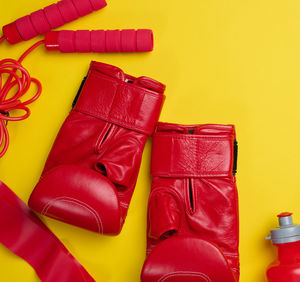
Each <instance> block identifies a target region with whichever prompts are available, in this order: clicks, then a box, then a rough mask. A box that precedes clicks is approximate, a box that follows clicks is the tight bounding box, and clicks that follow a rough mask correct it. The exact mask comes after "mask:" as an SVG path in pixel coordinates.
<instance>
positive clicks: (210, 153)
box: [141, 123, 239, 282]
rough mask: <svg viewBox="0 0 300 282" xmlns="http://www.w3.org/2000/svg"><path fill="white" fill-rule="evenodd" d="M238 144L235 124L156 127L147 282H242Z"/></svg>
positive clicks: (152, 165)
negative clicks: (237, 175) (237, 177)
mask: <svg viewBox="0 0 300 282" xmlns="http://www.w3.org/2000/svg"><path fill="white" fill-rule="evenodd" d="M236 144H237V143H236V142H235V130H234V127H233V126H231V125H190V126H183V125H177V124H167V123H159V124H158V127H157V132H156V133H154V135H153V146H152V161H151V162H152V163H151V174H152V176H153V178H152V188H151V194H150V198H149V206H148V233H147V234H148V235H147V236H148V238H147V255H148V257H147V259H146V261H145V263H144V267H143V270H142V274H141V279H142V281H143V282H150V281H151V282H154V281H155V282H157V281H159V282H167V281H172V282H179V281H185V282H191V281H210V282H233V281H238V280H239V254H238V245H239V231H238V197H237V189H236V184H235V177H234V176H233V174H234V173H233V172H235V169H236V168H235V167H236V165H235V162H236V155H237V145H236Z"/></svg>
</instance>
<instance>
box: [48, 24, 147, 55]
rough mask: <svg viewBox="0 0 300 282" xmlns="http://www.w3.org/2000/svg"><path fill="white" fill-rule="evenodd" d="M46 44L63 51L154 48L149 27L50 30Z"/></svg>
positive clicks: (139, 50)
mask: <svg viewBox="0 0 300 282" xmlns="http://www.w3.org/2000/svg"><path fill="white" fill-rule="evenodd" d="M45 45H46V48H47V50H59V51H60V52H63V53H73V52H78V53H89V52H95V53H104V52H148V51H152V50H153V33H152V30H149V29H138V30H134V29H124V30H92V31H89V30H77V31H72V30H61V31H50V32H48V33H47V34H46V37H45Z"/></svg>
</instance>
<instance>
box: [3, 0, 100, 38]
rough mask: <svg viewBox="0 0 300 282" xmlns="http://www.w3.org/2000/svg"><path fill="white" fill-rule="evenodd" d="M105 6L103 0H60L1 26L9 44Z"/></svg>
mask: <svg viewBox="0 0 300 282" xmlns="http://www.w3.org/2000/svg"><path fill="white" fill-rule="evenodd" d="M105 6H106V2H105V0H61V1H59V2H58V3H56V4H52V5H50V6H47V7H45V8H44V9H41V10H38V11H36V12H33V13H32V14H30V15H27V16H25V17H22V18H20V19H17V20H16V21H14V22H12V23H10V24H8V25H5V26H4V27H3V35H4V37H5V38H6V40H7V41H8V42H9V43H10V44H15V43H18V42H20V41H22V40H29V39H31V38H33V37H35V36H37V35H39V34H43V33H46V32H47V31H50V30H51V29H54V28H57V27H59V26H62V25H63V24H65V23H68V22H71V21H73V20H76V19H77V18H79V17H83V16H85V15H87V14H89V13H91V12H93V11H96V10H100V9H102V8H104V7H105Z"/></svg>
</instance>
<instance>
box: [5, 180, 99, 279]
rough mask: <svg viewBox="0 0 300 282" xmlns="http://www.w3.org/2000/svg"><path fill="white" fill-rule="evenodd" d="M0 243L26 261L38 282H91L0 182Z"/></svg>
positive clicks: (63, 248)
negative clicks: (32, 269)
mask: <svg viewBox="0 0 300 282" xmlns="http://www.w3.org/2000/svg"><path fill="white" fill-rule="evenodd" d="M0 213H1V216H0V243H2V244H3V245H4V246H5V247H7V248H8V249H9V250H10V251H12V252H13V253H15V254H16V255H17V256H19V257H21V258H23V259H24V260H26V261H27V262H28V263H29V264H30V265H31V266H32V267H33V268H34V269H35V271H36V273H37V275H38V277H39V278H40V279H41V280H42V281H47V282H57V281H60V282H64V281H65V282H69V281H72V282H73V281H74V282H88V281H95V280H94V279H93V278H92V277H91V276H90V275H89V274H88V272H87V271H86V270H85V269H84V268H83V267H82V266H81V265H80V264H79V262H78V261H77V260H76V259H75V258H74V257H73V256H72V255H71V254H70V252H69V251H68V250H67V249H66V248H65V246H64V245H63V244H62V243H61V242H60V241H59V240H58V238H56V237H55V235H54V234H53V233H52V232H51V231H50V230H49V229H48V228H47V227H46V225H45V224H44V223H43V222H42V221H41V220H40V219H39V218H38V217H37V216H36V215H35V214H34V213H33V212H32V211H31V210H30V209H29V208H28V207H27V206H26V205H25V204H24V203H23V202H22V201H21V200H20V199H19V198H18V197H17V196H16V195H15V194H14V193H13V192H12V191H11V190H10V189H9V188H8V187H7V186H6V185H5V184H4V183H2V182H0Z"/></svg>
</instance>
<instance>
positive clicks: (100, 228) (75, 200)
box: [41, 196, 103, 234]
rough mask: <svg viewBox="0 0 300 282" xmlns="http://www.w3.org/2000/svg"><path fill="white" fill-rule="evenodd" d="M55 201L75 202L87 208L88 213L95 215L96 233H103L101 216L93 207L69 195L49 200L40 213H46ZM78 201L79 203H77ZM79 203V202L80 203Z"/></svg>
mask: <svg viewBox="0 0 300 282" xmlns="http://www.w3.org/2000/svg"><path fill="white" fill-rule="evenodd" d="M57 201H61V202H70V203H74V204H77V205H79V206H81V207H83V208H85V209H86V210H88V211H89V212H90V213H92V215H93V216H94V217H95V219H96V222H97V226H98V233H100V234H102V233H103V224H102V221H101V218H100V216H99V214H98V213H97V212H96V210H95V209H93V208H92V207H91V206H90V205H88V204H87V203H84V202H82V201H80V200H77V199H74V198H70V197H65V196H62V197H57V198H54V199H52V200H51V201H49V202H48V203H47V204H46V205H45V206H44V208H43V210H42V212H41V214H42V215H46V214H47V213H48V210H49V209H50V208H51V207H52V206H53V205H54V203H55V202H57ZM78 202H79V203H78ZM80 203H81V204H80Z"/></svg>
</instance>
